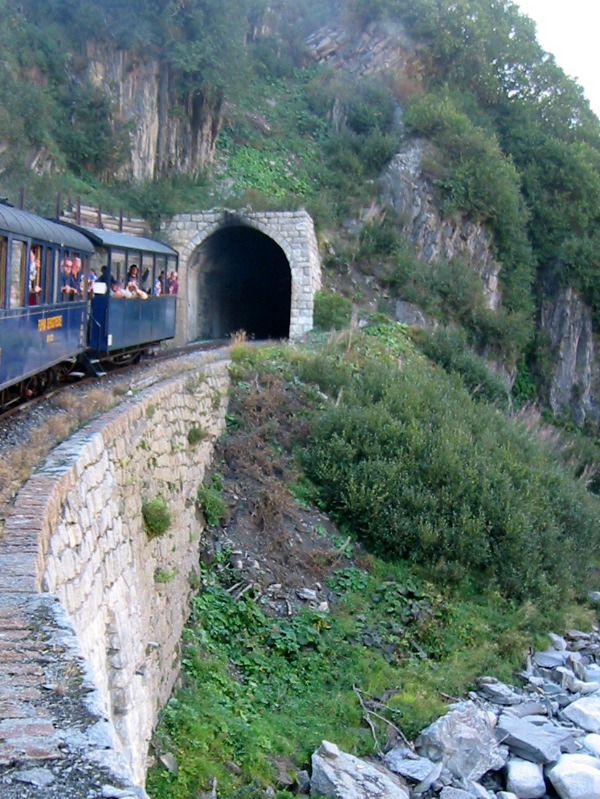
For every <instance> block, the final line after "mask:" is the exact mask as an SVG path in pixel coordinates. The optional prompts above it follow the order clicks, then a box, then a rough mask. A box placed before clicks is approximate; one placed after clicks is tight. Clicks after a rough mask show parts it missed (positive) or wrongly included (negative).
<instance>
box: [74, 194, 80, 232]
mask: <svg viewBox="0 0 600 799" xmlns="http://www.w3.org/2000/svg"><path fill="white" fill-rule="evenodd" d="M75 221H76V222H77V224H78V225H80V224H81V197H79V196H78V197H77V210H76V212H75Z"/></svg>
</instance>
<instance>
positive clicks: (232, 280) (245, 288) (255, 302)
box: [190, 224, 292, 339]
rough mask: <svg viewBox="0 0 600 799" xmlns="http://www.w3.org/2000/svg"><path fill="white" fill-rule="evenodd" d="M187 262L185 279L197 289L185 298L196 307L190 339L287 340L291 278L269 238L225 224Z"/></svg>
mask: <svg viewBox="0 0 600 799" xmlns="http://www.w3.org/2000/svg"><path fill="white" fill-rule="evenodd" d="M193 262H195V263H193V266H192V268H191V269H190V277H191V279H192V280H193V281H194V282H196V284H197V285H196V287H193V286H190V289H191V291H190V296H191V297H194V296H195V297H197V298H198V303H197V308H196V310H195V311H193V310H192V313H194V314H195V317H196V318H195V319H194V320H192V319H190V332H191V333H192V338H193V337H195V338H200V339H216V338H224V337H226V336H228V335H229V334H230V333H234V332H236V331H238V330H244V331H246V333H247V334H248V335H249V336H251V337H253V338H257V339H265V338H288V336H289V333H290V311H291V297H292V275H291V269H290V264H289V262H288V259H287V257H286V255H285V253H284V252H283V250H282V249H281V247H280V246H279V245H278V244H277V243H276V242H275V241H273V239H271V238H269V236H267V235H265V234H264V233H262V232H261V231H259V230H256V228H253V227H250V226H248V225H243V224H232V225H226V226H224V227H222V228H220V229H219V230H217V231H216V232H214V233H213V234H212V235H210V236H209V237H208V238H207V239H205V240H204V241H203V242H202V244H201V245H200V246H199V247H198V249H197V250H196V253H195V257H194V258H193ZM194 279H195V280H194ZM193 306H194V303H193V302H192V305H191V307H192V308H193ZM194 328H195V330H194ZM194 332H195V333H196V335H195V336H194V335H193V333H194Z"/></svg>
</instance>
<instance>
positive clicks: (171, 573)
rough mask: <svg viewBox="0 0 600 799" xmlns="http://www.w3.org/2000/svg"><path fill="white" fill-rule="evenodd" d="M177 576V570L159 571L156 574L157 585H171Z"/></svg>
mask: <svg viewBox="0 0 600 799" xmlns="http://www.w3.org/2000/svg"><path fill="white" fill-rule="evenodd" d="M176 576H177V572H176V570H175V569H157V570H156V571H155V572H154V582H155V583H170V582H172V581H173V580H174V579H175V577H176Z"/></svg>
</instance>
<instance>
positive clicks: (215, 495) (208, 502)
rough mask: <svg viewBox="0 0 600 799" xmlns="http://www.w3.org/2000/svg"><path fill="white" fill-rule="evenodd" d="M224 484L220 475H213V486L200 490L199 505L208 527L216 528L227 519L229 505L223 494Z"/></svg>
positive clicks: (203, 486)
mask: <svg viewBox="0 0 600 799" xmlns="http://www.w3.org/2000/svg"><path fill="white" fill-rule="evenodd" d="M222 486H223V483H222V477H221V475H220V474H215V475H213V478H212V484H211V485H204V483H203V484H202V485H201V486H200V487H199V488H198V504H199V505H200V507H201V509H202V512H203V513H204V518H205V519H206V524H207V525H208V527H216V525H218V524H219V522H220V521H221V520H222V519H223V518H224V517H225V514H226V512H227V504H226V503H225V500H224V499H223V495H222V494H221V489H222Z"/></svg>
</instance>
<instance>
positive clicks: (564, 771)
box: [548, 755, 600, 799]
mask: <svg viewBox="0 0 600 799" xmlns="http://www.w3.org/2000/svg"><path fill="white" fill-rule="evenodd" d="M594 761H595V763H596V764H597V765H595V763H594ZM548 779H549V780H550V782H551V783H552V785H553V786H554V789H555V790H556V793H557V794H558V795H559V796H560V799H598V797H600V760H597V759H596V758H593V757H589V756H588V755H562V757H561V758H560V759H559V761H558V762H557V763H556V765H555V766H552V768H549V769H548Z"/></svg>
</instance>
